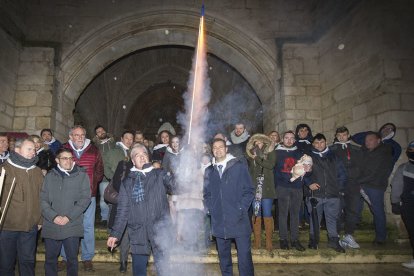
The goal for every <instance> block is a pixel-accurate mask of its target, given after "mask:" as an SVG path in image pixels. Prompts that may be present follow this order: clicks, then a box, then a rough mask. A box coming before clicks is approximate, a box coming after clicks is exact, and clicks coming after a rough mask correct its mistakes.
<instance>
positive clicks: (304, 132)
mask: <svg viewBox="0 0 414 276" xmlns="http://www.w3.org/2000/svg"><path fill="white" fill-rule="evenodd" d="M295 139H296V143H295V146H296V147H297V148H298V150H299V151H300V152H301V153H302V154H307V155H310V154H311V152H312V130H311V128H310V126H309V125H307V124H298V125H297V126H296V131H295Z"/></svg>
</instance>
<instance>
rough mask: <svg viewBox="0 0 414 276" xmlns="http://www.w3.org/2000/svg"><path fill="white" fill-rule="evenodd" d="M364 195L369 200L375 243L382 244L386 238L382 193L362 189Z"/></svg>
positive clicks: (370, 189) (377, 190)
mask: <svg viewBox="0 0 414 276" xmlns="http://www.w3.org/2000/svg"><path fill="white" fill-rule="evenodd" d="M364 191H365V193H366V194H367V195H368V197H369V199H370V200H371V203H372V206H371V208H370V210H371V213H372V215H373V216H374V225H375V241H379V242H384V241H385V240H386V238H387V221H386V218H385V210H384V191H382V190H379V189H372V188H366V187H364Z"/></svg>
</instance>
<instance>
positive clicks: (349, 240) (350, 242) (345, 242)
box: [339, 234, 360, 249]
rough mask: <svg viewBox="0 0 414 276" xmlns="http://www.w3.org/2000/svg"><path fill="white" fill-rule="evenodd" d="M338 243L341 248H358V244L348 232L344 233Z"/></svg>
mask: <svg viewBox="0 0 414 276" xmlns="http://www.w3.org/2000/svg"><path fill="white" fill-rule="evenodd" d="M339 243H340V244H341V246H342V247H343V248H346V247H350V248H352V249H358V248H360V246H359V244H358V243H357V242H356V241H355V239H354V237H352V235H349V234H347V235H345V236H344V237H343V238H342V240H340V242H339Z"/></svg>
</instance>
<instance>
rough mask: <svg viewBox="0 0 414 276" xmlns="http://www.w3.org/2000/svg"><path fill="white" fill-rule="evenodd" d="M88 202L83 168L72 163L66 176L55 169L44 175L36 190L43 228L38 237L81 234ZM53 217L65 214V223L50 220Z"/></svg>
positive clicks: (88, 194)
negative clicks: (66, 219) (38, 189)
mask: <svg viewBox="0 0 414 276" xmlns="http://www.w3.org/2000/svg"><path fill="white" fill-rule="evenodd" d="M90 202H91V191H90V188H89V177H88V175H87V174H86V172H85V169H84V168H79V167H78V166H75V167H74V168H73V169H72V171H71V172H70V173H69V175H67V174H65V173H64V172H62V171H61V170H59V169H58V168H54V169H53V170H51V171H50V172H49V173H48V174H47V175H46V177H45V180H44V183H43V188H42V191H41V193H40V205H41V207H42V216H43V218H44V220H43V229H42V237H43V238H49V239H54V240H63V239H66V238H69V237H82V236H83V212H84V211H85V210H86V208H88V206H89V204H90ZM57 216H66V217H68V218H69V222H68V223H67V224H66V225H58V224H55V223H54V222H53V220H54V219H55V218H56V217H57Z"/></svg>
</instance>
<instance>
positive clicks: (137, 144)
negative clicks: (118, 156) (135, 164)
mask: <svg viewBox="0 0 414 276" xmlns="http://www.w3.org/2000/svg"><path fill="white" fill-rule="evenodd" d="M138 149H144V151H145V153H146V154H147V155H148V156H149V154H148V149H147V147H146V146H144V145H143V144H141V143H136V144H135V145H134V146H133V147H132V149H131V153H130V154H129V156H130V157H131V159H132V158H133V157H134V155H135V153H136V152H137V150H138Z"/></svg>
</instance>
